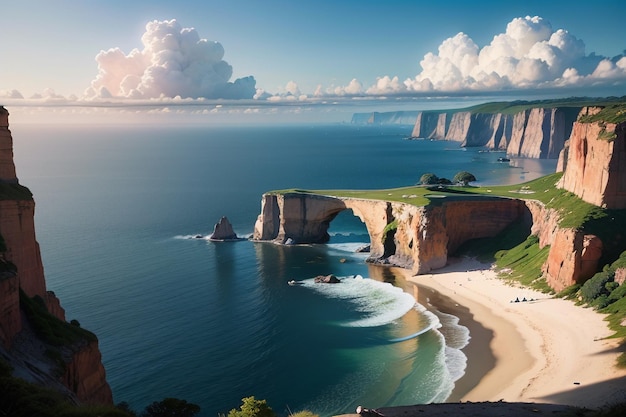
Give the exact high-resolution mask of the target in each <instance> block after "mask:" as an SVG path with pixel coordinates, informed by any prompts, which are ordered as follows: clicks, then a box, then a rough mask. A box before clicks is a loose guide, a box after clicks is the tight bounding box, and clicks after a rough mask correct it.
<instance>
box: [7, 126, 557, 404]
mask: <svg viewBox="0 0 626 417" xmlns="http://www.w3.org/2000/svg"><path fill="white" fill-rule="evenodd" d="M11 129H12V132H13V137H14V149H15V161H16V167H17V173H18V177H19V179H20V183H22V184H23V185H26V186H28V187H29V188H30V189H31V191H32V192H33V194H34V197H35V201H36V204H37V208H36V218H35V221H36V228H37V238H38V241H39V243H40V245H41V251H42V256H43V262H44V268H45V272H46V279H47V283H48V288H49V289H50V290H53V291H55V292H56V293H57V295H58V296H59V298H60V299H61V301H62V304H63V306H64V307H65V309H66V312H67V318H68V320H70V319H74V318H76V319H78V320H79V321H80V323H81V324H82V326H84V327H85V328H88V329H90V330H92V331H93V332H95V333H96V334H97V335H98V337H99V340H100V348H101V351H102V354H103V361H104V364H105V367H106V370H107V377H108V381H109V383H110V385H111V387H112V389H113V393H114V399H115V401H116V402H121V401H126V402H128V403H129V404H130V405H131V407H133V408H134V409H136V410H142V409H143V408H144V407H145V406H146V405H147V404H149V403H150V402H152V401H157V400H161V399H163V398H164V397H178V398H184V399H186V400H188V401H190V402H194V403H197V404H199V405H200V406H201V407H202V415H203V416H214V415H216V414H217V413H227V412H228V411H229V410H230V409H232V408H236V407H238V406H239V405H240V404H241V398H243V397H246V396H250V395H254V396H256V397H257V398H262V399H267V400H268V403H269V404H270V406H272V408H274V410H275V411H277V412H278V413H286V412H287V410H288V409H291V410H293V411H295V410H300V409H304V408H306V409H310V410H312V411H314V412H316V413H320V414H322V415H331V414H338V413H344V412H352V411H353V410H354V408H355V407H356V405H358V404H363V405H366V406H368V407H380V406H385V405H402V404H416V403H425V402H432V401H444V400H445V399H446V397H447V396H448V395H449V394H450V392H451V390H452V388H453V386H454V380H455V379H457V378H458V377H459V376H461V375H462V373H463V370H464V367H465V356H464V355H463V354H462V351H461V350H460V349H461V348H462V347H463V346H464V344H465V343H466V341H467V338H468V334H467V329H465V328H462V327H459V326H456V324H455V320H454V317H450V316H447V315H445V314H441V313H438V312H437V314H434V313H433V312H429V311H427V310H426V309H425V308H423V307H422V306H420V305H417V304H415V302H414V299H413V297H412V295H411V293H410V288H409V285H407V284H406V283H405V282H404V281H403V280H402V279H401V278H400V277H395V276H393V274H391V273H390V272H389V270H387V269H384V268H382V267H375V266H371V265H367V264H365V262H364V260H365V255H361V254H356V253H354V249H355V248H357V247H358V246H360V245H361V244H363V243H366V242H368V235H367V232H366V230H365V227H364V225H363V224H362V223H361V222H360V220H359V219H358V218H356V217H355V216H353V215H352V214H351V213H350V212H344V213H342V214H341V215H340V216H338V217H337V219H335V220H334V221H333V223H332V224H331V229H330V232H331V236H332V238H331V241H330V243H329V244H328V245H310V246H295V247H284V246H276V245H273V244H268V243H253V242H250V241H241V242H235V243H213V242H209V241H206V240H203V239H191V238H190V237H192V236H194V235H197V234H202V235H207V234H210V233H211V231H212V229H213V225H214V224H215V223H216V222H217V221H218V220H219V218H220V217H221V216H224V215H226V216H228V218H229V219H230V221H231V223H232V224H233V226H234V229H235V231H236V232H237V233H238V234H239V235H240V236H248V235H250V234H251V233H252V230H253V226H254V222H255V220H256V217H257V215H258V214H259V211H260V198H261V195H262V193H264V192H266V191H269V190H273V189H283V188H304V189H332V188H353V189H374V188H389V187H400V186H407V185H412V184H415V183H416V182H417V181H418V180H419V177H420V176H421V175H422V174H423V173H426V172H434V173H435V174H437V175H438V176H440V177H446V178H452V177H453V176H454V174H455V173H456V172H458V171H460V170H467V171H470V172H472V173H473V174H474V175H475V176H476V177H477V178H478V179H479V180H480V181H479V183H483V184H494V183H514V182H522V181H524V180H530V179H532V178H534V177H536V176H539V175H543V174H546V173H549V172H553V171H554V167H555V165H556V164H555V162H554V161H549V162H539V161H533V160H516V161H513V162H512V165H515V166H510V165H509V164H502V163H499V162H497V158H498V156H502V154H497V153H479V152H478V150H477V149H474V150H464V149H462V148H460V147H459V145H458V143H455V142H431V141H408V140H404V139H403V138H404V137H406V136H407V135H408V134H410V130H411V127H408V126H405V127H397V126H396V127H364V126H354V125H341V124H336V125H290V126H237V127H235V126H230V127H206V126H205V127H200V126H182V125H181V126H167V125H163V126H19V125H18V126H11ZM342 260H343V261H345V262H343V261H342ZM330 273H333V274H335V275H337V276H339V277H341V278H342V280H343V282H342V283H341V284H340V285H336V286H320V285H315V284H314V283H313V282H312V278H313V277H315V276H316V275H320V274H330ZM291 279H295V280H299V281H303V282H304V284H303V285H300V286H289V285H287V281H289V280H291ZM441 325H443V326H447V327H448V328H449V330H450V331H448V332H446V334H447V335H454V336H453V337H451V336H448V340H447V341H446V340H444V337H443V336H442V333H441V332H440V331H439V330H438V329H437V328H438V327H439V326H441ZM469 337H471V335H469Z"/></svg>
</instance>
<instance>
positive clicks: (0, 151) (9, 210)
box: [0, 107, 112, 404]
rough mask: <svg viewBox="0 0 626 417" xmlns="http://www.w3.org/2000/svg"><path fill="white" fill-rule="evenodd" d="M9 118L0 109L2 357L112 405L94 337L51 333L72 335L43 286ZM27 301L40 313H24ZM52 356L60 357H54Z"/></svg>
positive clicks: (40, 379)
mask: <svg viewBox="0 0 626 417" xmlns="http://www.w3.org/2000/svg"><path fill="white" fill-rule="evenodd" d="M8 116H9V113H8V112H7V111H6V109H5V108H4V107H0V238H1V239H0V310H1V313H2V314H1V315H0V342H1V346H0V358H2V359H4V360H5V361H7V362H8V363H9V364H10V365H11V366H12V367H13V369H14V371H13V372H14V375H15V376H19V377H22V378H24V379H26V380H28V381H30V382H35V383H43V384H44V385H47V386H51V387H53V388H55V389H62V390H65V391H67V395H68V396H69V397H70V398H74V399H75V401H77V402H86V403H101V404H112V394H111V390H110V388H109V385H108V384H107V382H106V376H105V372H104V367H103V366H102V361H101V356H100V352H99V350H98V343H97V339H95V336H94V337H93V340H89V341H87V340H83V339H82V338H83V336H81V338H79V340H78V341H76V340H73V339H72V342H71V343H70V345H68V346H64V345H63V344H62V343H61V344H60V343H59V340H61V339H60V336H58V335H56V334H55V335H54V337H52V336H51V334H50V331H51V330H50V328H51V327H50V326H52V328H55V329H59V330H58V332H59V334H64V333H65V332H66V330H63V329H69V331H70V333H71V331H72V325H70V324H69V323H66V322H65V312H64V310H63V308H62V307H61V304H60V302H59V300H58V299H57V297H56V296H55V294H54V293H53V292H51V291H48V290H47V288H46V281H45V276H44V269H43V265H42V262H41V254H40V251H39V244H38V242H37V239H36V236H35V222H34V217H35V202H34V200H33V198H32V194H31V193H30V191H29V190H28V189H27V188H26V187H23V186H21V185H20V184H19V182H18V179H17V176H16V173H15V165H14V162H13V138H12V135H11V131H10V130H9V121H8ZM20 293H22V294H23V295H22V296H21V295H20ZM29 300H35V303H39V304H40V305H41V308H42V309H43V310H44V311H43V312H41V313H38V314H37V315H35V316H33V315H32V314H30V315H29V314H26V313H25V308H26V306H25V303H27V302H30V301H29ZM44 319H45V322H46V323H47V324H46V326H47V328H46V332H43V331H42V325H41V320H44ZM46 334H47V336H45V335H46ZM81 334H84V335H87V336H88V337H91V336H89V335H90V334H89V333H88V332H87V333H81ZM87 336H85V337H87ZM80 340H83V342H80ZM34 346H35V347H37V348H33V347H34ZM52 352H56V353H52ZM55 356H56V357H62V358H63V360H62V361H61V362H58V361H56V360H54V359H52V357H55ZM63 383H65V385H62V384H63ZM59 387H62V388H59Z"/></svg>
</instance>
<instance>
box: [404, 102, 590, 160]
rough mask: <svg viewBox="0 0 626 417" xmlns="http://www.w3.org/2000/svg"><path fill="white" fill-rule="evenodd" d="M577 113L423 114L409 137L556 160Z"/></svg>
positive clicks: (547, 110) (554, 109)
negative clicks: (453, 142) (458, 143)
mask: <svg viewBox="0 0 626 417" xmlns="http://www.w3.org/2000/svg"><path fill="white" fill-rule="evenodd" d="M579 110H580V107H551V108H541V107H537V108H531V109H527V110H523V111H519V112H517V113H474V112H471V111H457V112H450V111H447V112H434V111H425V112H420V114H418V115H417V119H416V122H415V125H414V127H413V131H412V134H411V136H412V137H415V138H425V139H438V140H452V141H457V142H461V146H467V147H475V146H483V147H486V148H489V149H492V150H503V151H506V153H507V155H510V156H514V157H526V158H541V159H556V158H558V156H559V152H560V151H561V150H562V149H563V146H564V143H565V140H566V139H567V138H568V137H569V135H570V132H571V130H572V125H573V122H574V121H575V120H576V116H577V115H578V112H579Z"/></svg>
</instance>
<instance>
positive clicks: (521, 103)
mask: <svg viewBox="0 0 626 417" xmlns="http://www.w3.org/2000/svg"><path fill="white" fill-rule="evenodd" d="M620 103H622V104H623V103H626V96H625V97H608V98H590V97H570V98H563V99H550V100H532V101H526V100H515V101H501V102H492V103H485V104H479V105H477V106H473V107H468V108H466V109H463V110H465V111H469V112H471V113H474V114H475V113H487V114H493V113H502V114H515V113H519V112H521V111H525V110H530V109H534V108H554V107H559V108H566V107H573V108H580V107H587V106H593V107H605V106H606V107H608V106H613V105H619V104H620ZM598 120H600V119H598ZM604 120H607V121H610V120H608V119H604Z"/></svg>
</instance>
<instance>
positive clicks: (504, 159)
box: [498, 158, 511, 162]
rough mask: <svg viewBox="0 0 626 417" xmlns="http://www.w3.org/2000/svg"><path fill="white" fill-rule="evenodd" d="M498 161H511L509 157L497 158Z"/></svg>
mask: <svg viewBox="0 0 626 417" xmlns="http://www.w3.org/2000/svg"><path fill="white" fill-rule="evenodd" d="M498 162H511V160H510V159H509V158H498Z"/></svg>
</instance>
